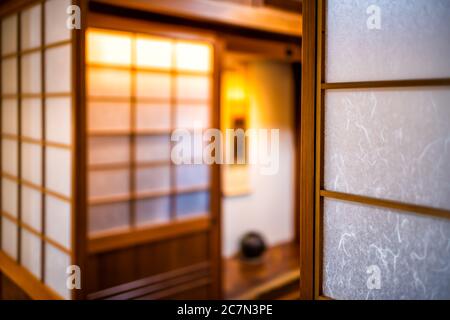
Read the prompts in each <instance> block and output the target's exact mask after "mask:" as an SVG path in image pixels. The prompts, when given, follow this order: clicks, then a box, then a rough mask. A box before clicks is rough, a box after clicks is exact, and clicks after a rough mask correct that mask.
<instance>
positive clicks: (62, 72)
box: [45, 45, 72, 93]
mask: <svg viewBox="0 0 450 320" xmlns="http://www.w3.org/2000/svg"><path fill="white" fill-rule="evenodd" d="M71 50H72V47H71V46H70V45H64V46H58V47H55V48H50V49H47V50H46V51H45V69H46V70H45V90H46V91H47V92H50V93H67V92H71V87H72V86H71V84H72V71H71V70H72V64H71V54H72V53H71Z"/></svg>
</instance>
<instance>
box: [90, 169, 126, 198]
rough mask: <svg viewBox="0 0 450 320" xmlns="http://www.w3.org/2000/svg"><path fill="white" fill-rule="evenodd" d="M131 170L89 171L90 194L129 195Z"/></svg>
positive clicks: (103, 195) (99, 195)
mask: <svg viewBox="0 0 450 320" xmlns="http://www.w3.org/2000/svg"><path fill="white" fill-rule="evenodd" d="M129 182H130V176H129V170H128V169H123V170H101V171H91V172H90V173H89V196H90V197H108V196H119V195H128V193H129V190H130V185H129Z"/></svg>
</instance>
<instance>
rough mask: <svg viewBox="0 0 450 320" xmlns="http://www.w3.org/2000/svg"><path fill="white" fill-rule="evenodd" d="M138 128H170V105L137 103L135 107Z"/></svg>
mask: <svg viewBox="0 0 450 320" xmlns="http://www.w3.org/2000/svg"><path fill="white" fill-rule="evenodd" d="M136 110H137V111H136V128H137V129H138V130H170V128H171V126H170V105H169V103H167V104H164V103H163V104H145V103H138V104H137V109H136Z"/></svg>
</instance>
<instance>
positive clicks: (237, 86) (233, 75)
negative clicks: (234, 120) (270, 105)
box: [225, 71, 248, 116]
mask: <svg viewBox="0 0 450 320" xmlns="http://www.w3.org/2000/svg"><path fill="white" fill-rule="evenodd" d="M225 81H226V82H225V98H226V103H227V105H228V106H229V108H230V112H231V113H232V114H233V115H235V116H236V115H239V116H245V114H246V111H247V102H248V101H247V100H248V99H247V97H248V93H247V82H246V78H245V73H244V72H239V71H229V72H227V73H226V77H225Z"/></svg>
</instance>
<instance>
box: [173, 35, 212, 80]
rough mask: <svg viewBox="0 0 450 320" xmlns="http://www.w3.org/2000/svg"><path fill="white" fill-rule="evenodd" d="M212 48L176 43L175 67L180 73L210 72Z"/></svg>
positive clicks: (181, 42) (189, 43)
mask: <svg viewBox="0 0 450 320" xmlns="http://www.w3.org/2000/svg"><path fill="white" fill-rule="evenodd" d="M211 66H212V48H211V46H210V45H208V44H206V43H195V42H187V41H177V42H176V44H175V67H176V69H177V70H181V71H195V72H205V73H206V72H210V71H211V68H212V67H211Z"/></svg>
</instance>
